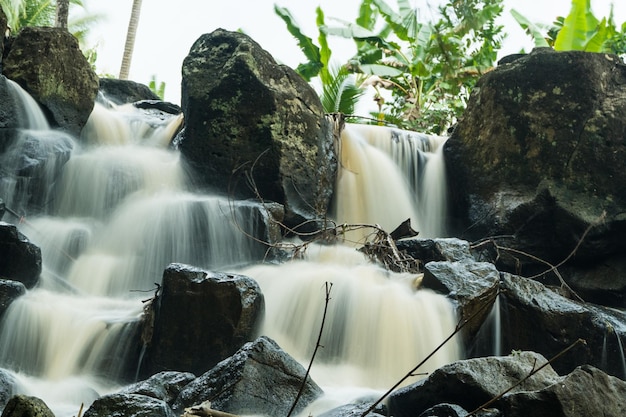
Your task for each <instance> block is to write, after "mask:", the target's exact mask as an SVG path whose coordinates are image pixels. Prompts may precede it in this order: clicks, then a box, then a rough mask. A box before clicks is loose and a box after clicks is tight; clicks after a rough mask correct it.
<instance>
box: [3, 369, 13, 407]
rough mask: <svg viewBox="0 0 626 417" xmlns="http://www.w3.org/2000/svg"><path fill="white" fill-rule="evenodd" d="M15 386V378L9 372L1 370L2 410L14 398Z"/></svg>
mask: <svg viewBox="0 0 626 417" xmlns="http://www.w3.org/2000/svg"><path fill="white" fill-rule="evenodd" d="M15 385H16V381H15V377H14V376H13V375H12V374H11V373H9V372H8V371H5V370H4V369H0V409H4V408H5V406H6V405H7V403H8V402H9V400H10V399H11V397H12V396H13V392H14V391H15Z"/></svg>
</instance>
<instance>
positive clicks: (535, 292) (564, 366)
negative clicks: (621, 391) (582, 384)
mask: <svg viewBox="0 0 626 417" xmlns="http://www.w3.org/2000/svg"><path fill="white" fill-rule="evenodd" d="M501 286H502V289H503V292H502V295H501V303H500V306H501V317H502V332H501V333H502V341H501V343H502V351H504V352H510V351H512V350H532V351H535V352H539V353H541V354H542V355H544V356H546V357H553V356H556V355H557V354H558V353H559V352H561V351H563V350H564V349H566V348H567V347H568V346H570V345H572V343H574V342H576V341H577V340H578V339H580V338H582V339H584V340H585V342H586V343H585V345H584V346H578V347H576V348H575V349H574V350H572V351H570V352H569V353H567V354H566V355H563V356H561V357H560V358H559V360H558V361H555V362H554V364H553V367H554V369H556V370H557V371H558V372H559V373H562V374H564V373H567V372H571V371H572V370H573V369H574V368H576V367H577V366H579V365H583V364H590V365H593V366H595V367H597V368H600V369H602V370H603V371H605V372H607V373H608V374H611V375H614V376H617V377H620V378H625V379H626V369H625V367H624V350H623V346H626V313H625V312H624V311H620V310H617V309H611V308H606V307H601V306H596V305H593V304H591V303H583V302H579V301H576V300H571V299H569V298H566V297H564V296H562V295H560V294H559V293H558V292H556V291H554V290H553V289H551V288H548V287H546V286H544V285H543V284H541V283H539V282H537V281H534V280H531V279H527V278H522V277H519V276H515V275H511V274H507V273H504V274H502V281H501Z"/></svg>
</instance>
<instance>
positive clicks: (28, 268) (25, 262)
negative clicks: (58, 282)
mask: <svg viewBox="0 0 626 417" xmlns="http://www.w3.org/2000/svg"><path fill="white" fill-rule="evenodd" d="M0 254H2V256H0V278H3V279H9V280H12V281H18V282H21V283H22V284H24V285H25V286H26V288H32V287H34V286H35V285H36V284H37V282H39V275H40V274H41V250H40V249H39V247H38V246H36V245H34V244H33V243H31V242H30V241H29V240H28V238H27V237H26V236H24V235H23V234H22V233H20V232H19V231H18V230H17V227H15V225H12V224H9V223H5V222H0Z"/></svg>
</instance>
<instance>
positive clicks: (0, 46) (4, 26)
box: [0, 7, 7, 72]
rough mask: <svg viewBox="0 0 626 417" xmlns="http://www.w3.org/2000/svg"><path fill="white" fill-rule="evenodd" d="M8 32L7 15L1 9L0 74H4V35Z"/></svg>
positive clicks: (0, 8)
mask: <svg viewBox="0 0 626 417" xmlns="http://www.w3.org/2000/svg"><path fill="white" fill-rule="evenodd" d="M6 31H7V15H6V14H4V10H2V7H0V72H2V58H3V57H4V34H5V33H6Z"/></svg>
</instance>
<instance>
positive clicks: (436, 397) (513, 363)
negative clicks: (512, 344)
mask: <svg viewBox="0 0 626 417" xmlns="http://www.w3.org/2000/svg"><path fill="white" fill-rule="evenodd" d="M546 362H547V360H546V359H545V358H544V357H543V356H541V355H539V354H537V353H534V352H520V353H516V354H513V355H510V356H506V357H487V358H476V359H467V360H462V361H458V362H454V363H452V364H449V365H445V366H443V367H441V368H439V369H437V370H436V371H435V372H433V373H432V374H430V375H429V376H428V378H425V379H423V380H421V381H418V382H416V383H415V384H412V385H409V386H407V387H404V388H400V389H398V390H397V391H395V392H394V393H392V394H391V395H390V397H389V402H388V407H389V412H390V415H393V416H395V417H413V416H416V415H420V413H423V412H424V411H426V410H427V409H429V408H431V407H433V406H436V405H438V404H443V403H451V404H456V405H458V406H460V407H462V408H464V409H466V410H474V409H476V408H478V407H480V406H482V405H483V404H485V403H486V402H487V401H489V400H491V399H492V398H494V397H495V396H497V395H498V394H500V393H502V392H504V391H505V390H507V389H509V388H511V387H513V386H514V385H515V384H517V383H518V382H519V381H520V380H521V379H522V378H524V377H526V376H527V375H528V374H529V373H530V372H531V371H532V370H533V369H535V368H538V367H540V366H541V365H543V364H545V363H546ZM557 381H559V375H558V374H557V373H556V372H555V371H554V370H553V369H552V368H551V367H550V366H549V365H547V366H546V367H545V368H543V369H541V370H540V371H539V372H537V373H536V374H535V375H533V376H532V377H531V378H529V379H527V380H525V381H524V382H523V383H522V384H520V385H518V386H516V387H515V388H513V390H512V391H511V392H513V393H515V392H526V391H535V390H540V389H543V388H545V387H547V386H549V385H551V384H554V383H555V382H557Z"/></svg>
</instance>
